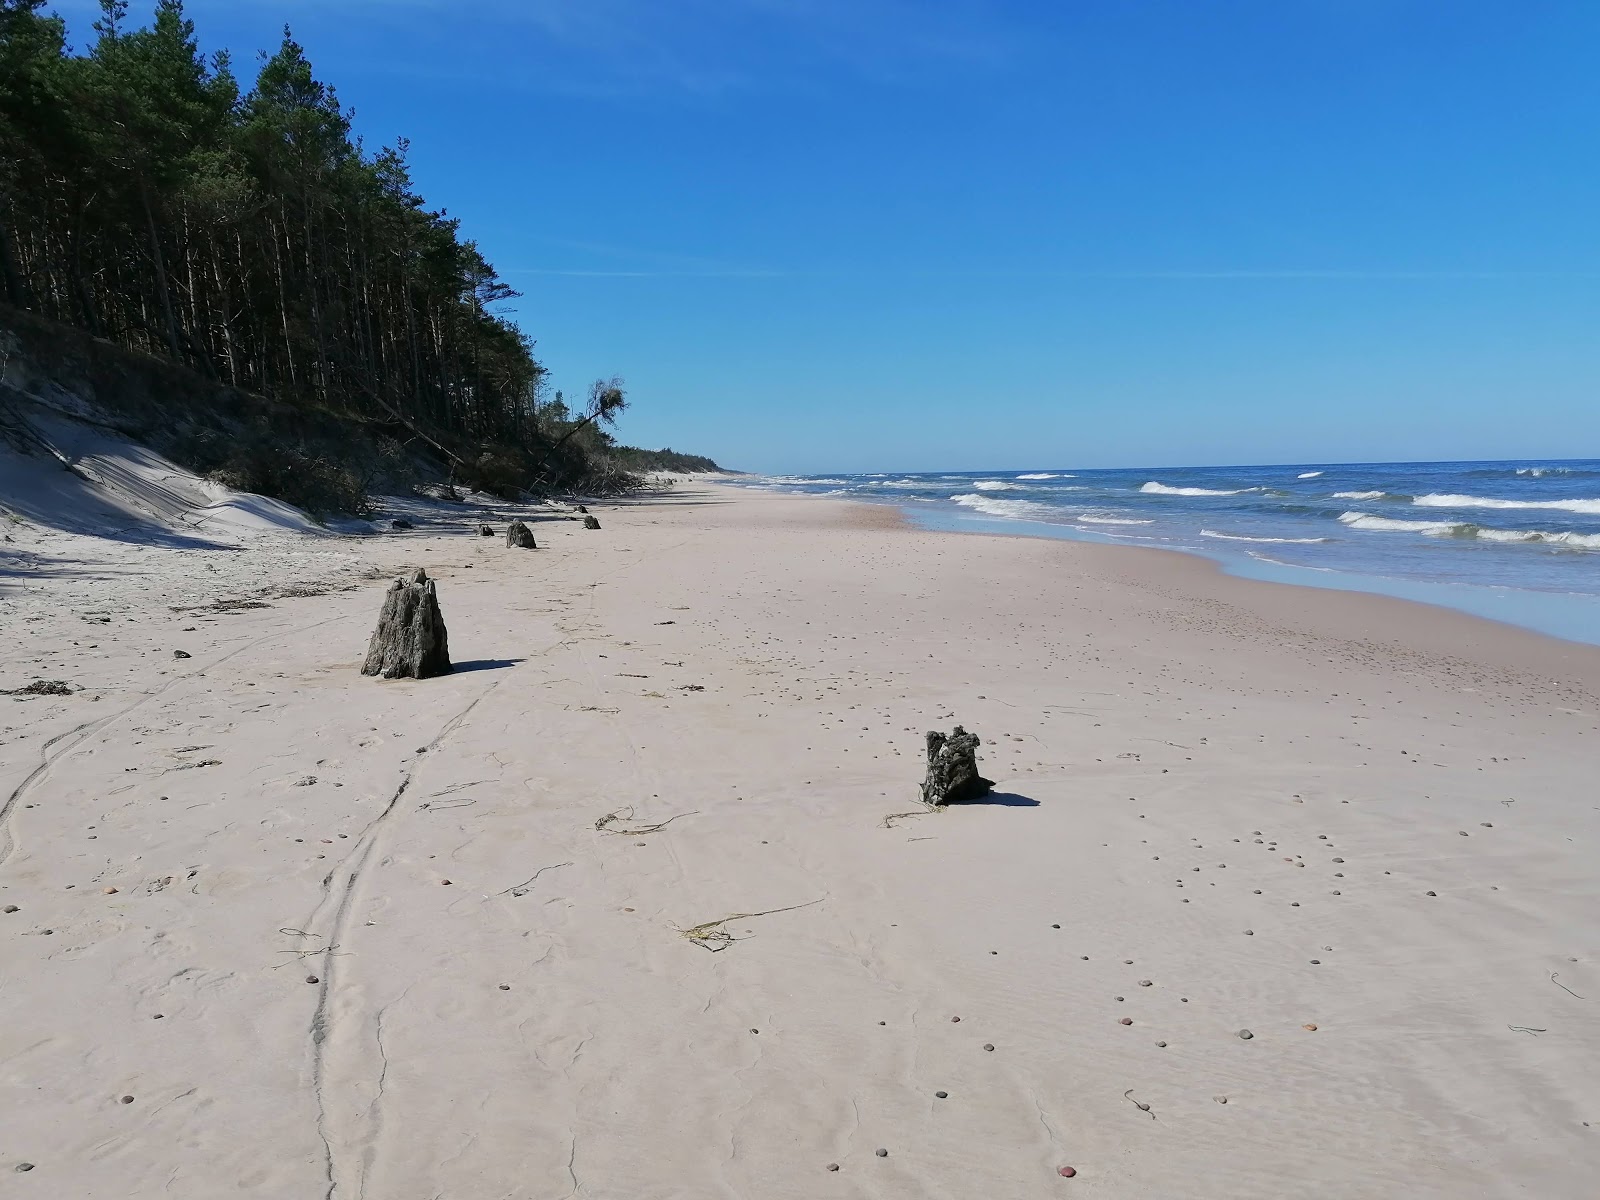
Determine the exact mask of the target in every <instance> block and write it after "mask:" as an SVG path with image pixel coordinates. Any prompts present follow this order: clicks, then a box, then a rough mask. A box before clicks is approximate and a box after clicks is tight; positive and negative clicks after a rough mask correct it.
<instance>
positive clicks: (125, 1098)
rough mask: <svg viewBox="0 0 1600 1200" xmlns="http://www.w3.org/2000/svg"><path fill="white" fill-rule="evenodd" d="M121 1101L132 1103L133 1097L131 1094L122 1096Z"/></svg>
mask: <svg viewBox="0 0 1600 1200" xmlns="http://www.w3.org/2000/svg"><path fill="white" fill-rule="evenodd" d="M122 1103H124V1104H132V1103H133V1097H132V1096H124V1097H122Z"/></svg>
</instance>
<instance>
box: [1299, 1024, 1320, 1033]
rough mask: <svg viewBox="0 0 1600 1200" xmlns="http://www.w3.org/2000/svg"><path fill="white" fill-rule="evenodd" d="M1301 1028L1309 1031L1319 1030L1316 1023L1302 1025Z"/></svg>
mask: <svg viewBox="0 0 1600 1200" xmlns="http://www.w3.org/2000/svg"><path fill="white" fill-rule="evenodd" d="M1300 1028H1301V1029H1304V1030H1305V1031H1306V1032H1307V1033H1315V1032H1316V1031H1317V1027H1316V1026H1315V1025H1302V1026H1300Z"/></svg>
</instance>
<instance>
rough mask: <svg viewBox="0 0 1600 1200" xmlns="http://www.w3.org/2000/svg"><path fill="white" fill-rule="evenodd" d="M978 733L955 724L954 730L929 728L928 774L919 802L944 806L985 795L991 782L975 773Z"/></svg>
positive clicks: (991, 786) (991, 784) (923, 782)
mask: <svg viewBox="0 0 1600 1200" xmlns="http://www.w3.org/2000/svg"><path fill="white" fill-rule="evenodd" d="M979 745H981V743H980V742H979V741H978V735H977V734H975V733H968V732H967V731H966V730H965V729H963V728H961V726H959V725H957V726H956V728H955V732H954V733H950V734H943V733H939V732H938V731H936V730H932V729H930V730H929V731H928V774H927V778H925V779H924V780H923V781H922V802H923V803H924V804H932V805H935V806H937V805H943V804H949V803H951V802H953V801H954V802H959V801H962V800H976V799H977V798H978V797H979V796H987V795H988V794H989V790H990V789H991V788H993V787H994V783H993V782H992V781H990V780H988V779H985V778H984V777H983V776H982V775H979V774H978V747H979Z"/></svg>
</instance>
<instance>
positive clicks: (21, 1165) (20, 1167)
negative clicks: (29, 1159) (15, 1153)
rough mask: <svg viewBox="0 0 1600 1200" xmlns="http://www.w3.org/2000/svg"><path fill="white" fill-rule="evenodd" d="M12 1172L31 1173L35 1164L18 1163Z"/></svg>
mask: <svg viewBox="0 0 1600 1200" xmlns="http://www.w3.org/2000/svg"><path fill="white" fill-rule="evenodd" d="M12 1170H14V1171H31V1170H33V1164H32V1163H18V1164H17V1165H16V1166H15V1167H13V1168H12Z"/></svg>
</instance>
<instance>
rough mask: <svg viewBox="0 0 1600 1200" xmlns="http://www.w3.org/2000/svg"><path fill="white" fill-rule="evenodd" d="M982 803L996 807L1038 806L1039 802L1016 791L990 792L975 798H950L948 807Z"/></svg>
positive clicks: (971, 805)
mask: <svg viewBox="0 0 1600 1200" xmlns="http://www.w3.org/2000/svg"><path fill="white" fill-rule="evenodd" d="M983 804H992V805H994V806H996V807H997V808H1038V807H1039V802H1038V801H1037V800H1035V799H1034V798H1033V797H1032V796H1023V795H1020V794H1018V793H1017V792H990V793H988V794H987V795H984V796H979V797H978V798H977V799H976V800H952V801H950V803H949V805H948V807H950V808H968V807H976V806H979V805H983Z"/></svg>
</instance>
